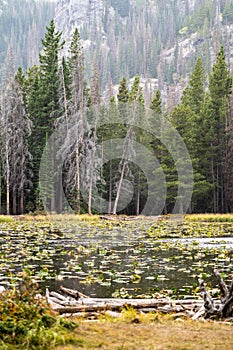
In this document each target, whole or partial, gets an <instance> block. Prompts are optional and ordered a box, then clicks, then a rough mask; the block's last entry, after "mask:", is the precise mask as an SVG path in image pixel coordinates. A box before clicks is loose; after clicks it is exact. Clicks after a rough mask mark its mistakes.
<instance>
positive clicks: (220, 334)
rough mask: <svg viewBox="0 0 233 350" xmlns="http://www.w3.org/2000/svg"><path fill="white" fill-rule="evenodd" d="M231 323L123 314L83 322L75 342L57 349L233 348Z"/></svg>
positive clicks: (220, 349) (75, 335)
mask: <svg viewBox="0 0 233 350" xmlns="http://www.w3.org/2000/svg"><path fill="white" fill-rule="evenodd" d="M232 326H233V325H229V324H221V323H216V322H201V321H191V320H183V319H177V320H174V319H173V320H172V318H171V317H170V316H169V317H167V316H159V315H153V316H152V315H150V316H141V317H139V316H137V317H134V316H133V314H131V316H130V315H129V316H125V315H124V313H123V316H121V317H120V319H119V320H117V321H116V320H115V321H113V320H102V321H101V320H100V321H97V322H96V321H95V322H93V321H81V322H79V327H78V328H77V329H76V330H75V331H74V332H73V336H74V344H73V345H66V346H57V347H54V349H56V350H74V349H83V350H85V349H103V350H155V349H156V350H170V349H172V350H203V349H211V350H213V349H215V350H217V349H219V350H222V349H224V350H232V349H233V336H232Z"/></svg>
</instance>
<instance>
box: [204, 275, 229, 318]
mask: <svg viewBox="0 0 233 350" xmlns="http://www.w3.org/2000/svg"><path fill="white" fill-rule="evenodd" d="M214 274H215V276H216V278H217V281H218V284H219V288H220V292H221V300H218V301H216V300H213V299H212V298H211V296H210V294H209V292H208V291H207V290H206V288H205V285H204V281H203V280H199V285H200V290H201V291H202V293H203V299H204V309H205V313H204V317H205V318H212V319H213V318H218V319H219V318H220V319H224V318H229V317H233V279H232V281H231V284H230V287H229V288H228V287H227V285H226V283H225V282H224V281H223V279H222V276H221V274H220V273H219V271H218V270H214Z"/></svg>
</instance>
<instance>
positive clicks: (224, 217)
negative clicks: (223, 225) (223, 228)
mask: <svg viewBox="0 0 233 350" xmlns="http://www.w3.org/2000/svg"><path fill="white" fill-rule="evenodd" d="M185 220H187V221H199V222H233V214H188V215H185Z"/></svg>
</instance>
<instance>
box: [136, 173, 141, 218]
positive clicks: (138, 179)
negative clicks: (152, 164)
mask: <svg viewBox="0 0 233 350" xmlns="http://www.w3.org/2000/svg"><path fill="white" fill-rule="evenodd" d="M140 190H141V188H140V174H139V173H138V176H137V191H136V215H139V214H140Z"/></svg>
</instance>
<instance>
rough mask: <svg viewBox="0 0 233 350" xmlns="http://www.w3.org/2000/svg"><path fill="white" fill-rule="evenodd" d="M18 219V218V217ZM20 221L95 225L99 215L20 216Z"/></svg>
mask: <svg viewBox="0 0 233 350" xmlns="http://www.w3.org/2000/svg"><path fill="white" fill-rule="evenodd" d="M18 218H19V219H20V216H19V217H18ZM22 220H25V221H56V222H61V223H67V222H69V223H75V222H90V223H95V222H98V221H99V220H100V217H99V215H88V214H80V215H75V214H40V215H33V214H25V215H23V216H22Z"/></svg>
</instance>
